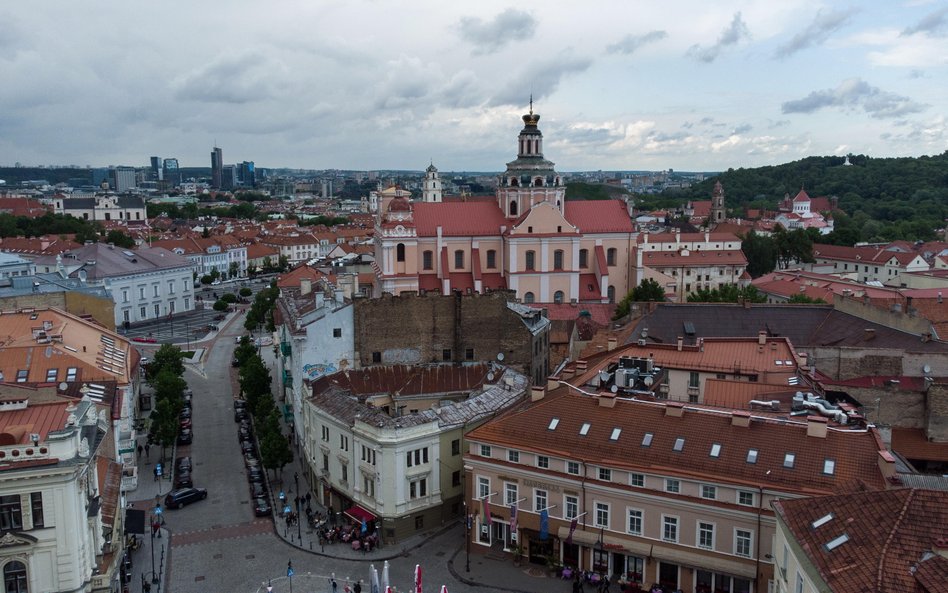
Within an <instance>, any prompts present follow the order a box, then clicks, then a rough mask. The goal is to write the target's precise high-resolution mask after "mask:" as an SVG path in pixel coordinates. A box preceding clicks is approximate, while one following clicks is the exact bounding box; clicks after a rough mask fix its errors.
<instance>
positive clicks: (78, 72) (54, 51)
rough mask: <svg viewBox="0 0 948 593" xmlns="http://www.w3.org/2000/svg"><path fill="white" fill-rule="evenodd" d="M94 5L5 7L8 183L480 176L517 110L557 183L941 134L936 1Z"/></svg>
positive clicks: (0, 104) (912, 144) (2, 98)
mask: <svg viewBox="0 0 948 593" xmlns="http://www.w3.org/2000/svg"><path fill="white" fill-rule="evenodd" d="M96 4H97V5H98V6H99V8H100V9H101V10H89V9H88V7H86V6H83V7H79V6H75V5H73V4H71V3H66V2H61V1H54V2H47V3H42V4H40V5H35V4H32V5H22V4H14V5H8V6H5V7H3V8H2V9H0V18H2V19H3V21H4V22H5V23H6V24H5V28H4V30H3V32H2V33H0V63H3V64H4V67H5V71H6V73H7V77H6V79H7V85H5V88H4V91H2V92H0V165H3V166H7V165H12V164H13V163H15V162H21V163H23V164H24V165H42V164H66V163H71V164H77V165H81V166H84V165H92V166H104V165H133V166H147V163H148V159H149V157H150V156H152V155H162V156H166V157H176V158H178V159H179V161H180V162H181V166H182V167H191V166H208V165H209V164H210V163H209V160H210V159H209V158H208V153H209V149H210V148H212V147H213V146H220V147H222V148H223V149H224V151H225V152H226V153H227V155H228V156H226V157H225V160H226V161H227V162H228V163H239V162H241V161H255V162H256V163H257V164H258V166H259V167H292V168H306V169H325V168H338V169H363V170H365V169H410V170H419V169H422V168H423V167H424V166H425V165H426V164H427V163H428V162H431V161H433V162H434V163H435V164H436V165H437V166H438V167H439V168H441V169H442V170H482V171H493V170H500V169H502V168H503V163H504V162H506V161H508V160H510V158H512V153H514V151H515V149H516V145H515V137H516V134H517V132H518V131H519V128H520V121H519V118H520V115H522V114H523V113H525V112H526V110H527V102H528V100H529V98H530V96H531V95H532V96H533V99H534V106H535V109H536V111H537V112H538V113H539V114H540V115H541V116H542V119H541V120H540V128H541V129H542V130H543V132H544V135H545V138H546V148H545V152H546V155H547V156H548V157H549V158H551V159H552V160H554V161H555V162H556V163H557V166H558V168H559V169H561V170H564V171H573V170H595V169H606V170H647V169H651V170H657V169H668V168H675V169H686V170H694V171H713V170H724V169H727V168H730V167H735V168H736V167H754V166H760V165H768V164H778V163H783V162H787V161H791V160H796V159H799V158H802V157H805V156H809V155H830V154H837V155H842V154H847V153H857V154H859V153H863V154H869V155H870V156H874V157H890V156H919V155H923V154H939V153H941V152H943V151H944V150H945V146H946V140H948V123H946V120H945V112H946V106H948V98H946V96H948V95H946V93H945V92H944V87H943V84H940V83H937V81H938V80H944V79H945V74H946V72H945V71H946V69H948V7H946V6H944V5H943V4H941V3H937V2H926V1H918V0H906V1H904V2H898V3H891V4H890V3H884V2H868V3H862V4H859V5H849V6H848V5H843V4H833V3H824V2H813V1H809V0H797V1H792V2H784V3H780V4H779V5H775V4H773V3H769V2H747V1H745V2H738V1H727V2H715V3H703V2H697V1H691V0H683V1H680V2H674V3H672V4H671V5H669V4H668V3H659V2H651V1H648V2H642V3H637V4H636V5H635V7H634V11H633V10H632V9H630V8H629V6H628V5H626V4H625V3H622V2H618V1H616V2H607V1H604V2H599V3H596V5H595V6H591V7H589V6H579V5H575V4H573V5H564V6H559V5H557V6H546V5H545V4H544V3H540V2H524V3H518V4H516V5H514V4H512V3H504V2H482V3H476V4H463V5H454V4H445V5H442V3H435V2H414V3H411V4H410V5H407V6H394V5H393V4H392V3H386V2H380V1H376V2H373V1H362V2H352V3H343V4H327V3H316V4H313V5H310V4H308V3H303V4H298V5H297V4H295V3H289V2H278V3H275V4H273V5H272V6H268V9H267V10H266V11H262V12H261V11H260V10H259V5H258V4H256V3H254V4H251V3H249V2H244V1H239V2H228V3H227V4H226V5H225V4H222V3H208V5H203V4H202V5H198V6H194V5H192V4H191V3H183V2H169V3H165V4H163V5H162V7H161V10H160V11H154V10H152V11H149V10H147V9H146V5H141V6H138V5H135V6H132V5H127V4H126V3H119V2H114V1H110V0H103V1H101V2H98V3H96ZM225 6H226V8H227V10H221V9H222V8H223V7H225ZM103 14H106V15H108V18H107V19H106V20H105V21H103V19H102V15H103ZM680 15H684V17H682V16H680ZM184 17H186V18H184ZM56 22H68V23H70V26H69V27H55V26H52V24H53V23H56Z"/></svg>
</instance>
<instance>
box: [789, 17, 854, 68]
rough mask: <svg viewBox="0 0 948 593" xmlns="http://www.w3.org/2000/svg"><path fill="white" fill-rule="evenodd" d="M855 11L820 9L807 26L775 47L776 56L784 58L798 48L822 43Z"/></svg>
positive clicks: (845, 22) (846, 21)
mask: <svg viewBox="0 0 948 593" xmlns="http://www.w3.org/2000/svg"><path fill="white" fill-rule="evenodd" d="M855 12H856V11H855V10H854V9H848V10H834V11H829V12H824V11H822V10H820V11H819V12H817V13H816V16H815V17H814V18H813V22H811V23H810V24H809V26H807V28H805V29H803V30H802V31H800V32H799V33H797V34H796V35H794V36H793V38H791V39H790V41H788V42H787V43H785V44H783V45H781V46H780V47H778V48H777V51H776V56H777V57H778V58H785V57H787V56H790V55H793V54H795V53H797V52H798V51H800V50H803V49H806V48H808V47H813V46H815V45H820V44H822V43H823V42H824V41H826V40H827V39H829V38H830V36H831V35H832V34H833V33H835V32H837V31H838V30H839V29H841V28H842V27H843V26H844V25H846V24H847V23H848V22H849V21H850V19H851V18H852V16H853V14H854V13H855Z"/></svg>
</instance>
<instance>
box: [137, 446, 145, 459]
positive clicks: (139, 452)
mask: <svg viewBox="0 0 948 593" xmlns="http://www.w3.org/2000/svg"><path fill="white" fill-rule="evenodd" d="M144 450H145V448H144V447H142V446H141V445H139V446H138V456H139V457H141V456H142V451H144Z"/></svg>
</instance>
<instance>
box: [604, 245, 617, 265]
mask: <svg viewBox="0 0 948 593" xmlns="http://www.w3.org/2000/svg"><path fill="white" fill-rule="evenodd" d="M617 253H618V252H617V251H616V248H615V247H610V248H609V251H606V265H607V266H614V265H616V254H617Z"/></svg>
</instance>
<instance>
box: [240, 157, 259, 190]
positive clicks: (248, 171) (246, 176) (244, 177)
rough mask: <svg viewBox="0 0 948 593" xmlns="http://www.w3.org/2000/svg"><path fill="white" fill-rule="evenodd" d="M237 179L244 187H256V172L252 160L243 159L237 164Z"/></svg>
mask: <svg viewBox="0 0 948 593" xmlns="http://www.w3.org/2000/svg"><path fill="white" fill-rule="evenodd" d="M237 180H238V181H239V182H240V185H242V186H244V187H257V174H256V172H255V171H254V166H253V161H244V162H242V163H240V164H239V165H237Z"/></svg>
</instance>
